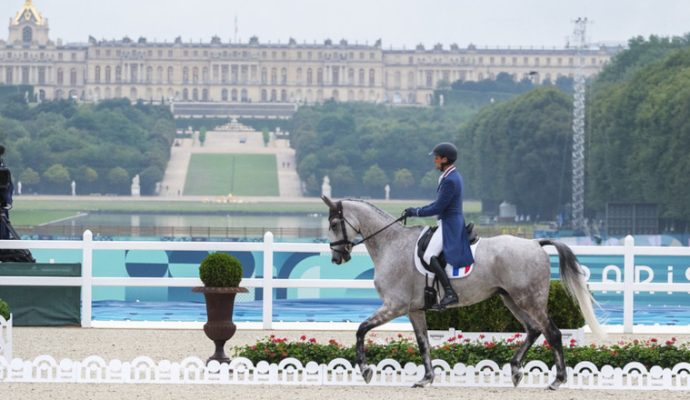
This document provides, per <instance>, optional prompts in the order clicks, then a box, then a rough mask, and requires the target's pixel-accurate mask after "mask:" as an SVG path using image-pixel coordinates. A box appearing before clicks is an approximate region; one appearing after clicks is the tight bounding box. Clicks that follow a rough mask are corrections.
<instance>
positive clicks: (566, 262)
mask: <svg viewBox="0 0 690 400" xmlns="http://www.w3.org/2000/svg"><path fill="white" fill-rule="evenodd" d="M539 245H540V246H546V245H553V246H554V247H556V250H558V261H559V265H560V272H561V281H562V282H563V286H565V289H566V292H567V293H568V294H569V295H570V296H571V297H573V298H574V299H575V300H576V301H577V303H578V304H579V306H580V310H581V311H582V315H583V316H584V317H585V321H586V322H587V325H589V329H591V330H592V333H594V334H595V335H596V336H597V337H599V338H603V337H605V336H606V333H605V332H604V330H603V328H602V327H601V325H599V321H597V317H596V316H595V315H594V307H593V304H595V303H596V301H595V300H594V298H593V297H592V294H591V293H590V292H589V289H588V288H587V281H586V280H585V271H584V270H583V269H582V267H581V266H580V264H579V263H578V262H577V257H575V254H574V253H573V251H572V250H570V247H568V246H567V245H565V244H564V243H561V242H557V241H555V240H548V239H542V240H539Z"/></svg>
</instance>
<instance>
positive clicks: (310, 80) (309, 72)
mask: <svg viewBox="0 0 690 400" xmlns="http://www.w3.org/2000/svg"><path fill="white" fill-rule="evenodd" d="M313 81H314V80H313V72H312V70H311V68H309V69H307V85H311V84H312V83H313Z"/></svg>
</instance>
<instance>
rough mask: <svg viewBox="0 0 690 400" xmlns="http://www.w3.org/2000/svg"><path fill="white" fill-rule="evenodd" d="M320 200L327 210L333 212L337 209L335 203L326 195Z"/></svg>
mask: <svg viewBox="0 0 690 400" xmlns="http://www.w3.org/2000/svg"><path fill="white" fill-rule="evenodd" d="M321 200H323V202H324V203H326V205H327V206H328V208H330V209H331V210H335V209H336V208H338V207H337V206H336V205H335V203H333V200H331V199H329V198H328V196H326V195H323V196H321Z"/></svg>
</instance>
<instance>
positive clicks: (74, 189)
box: [70, 181, 77, 196]
mask: <svg viewBox="0 0 690 400" xmlns="http://www.w3.org/2000/svg"><path fill="white" fill-rule="evenodd" d="M70 187H71V188H72V196H76V195H77V183H76V182H75V181H72V183H70Z"/></svg>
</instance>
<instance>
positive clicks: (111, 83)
mask: <svg viewBox="0 0 690 400" xmlns="http://www.w3.org/2000/svg"><path fill="white" fill-rule="evenodd" d="M614 53H615V50H614V49H610V48H596V49H588V50H586V51H584V52H582V53H580V57H581V58H580V61H581V62H582V64H583V66H582V68H583V70H584V73H585V74H586V75H593V74H596V73H597V72H599V71H600V70H601V68H602V67H603V66H604V65H605V64H606V63H607V62H608V61H609V59H610V58H611V57H612V55H613V54H614ZM576 64H578V52H577V51H576V50H575V49H551V50H547V49H522V48H521V49H498V48H495V49H489V48H485V49H480V48H478V47H476V46H473V45H470V46H469V47H467V48H459V47H458V46H457V45H452V46H450V48H443V46H441V45H436V46H435V47H434V48H432V49H425V48H424V47H423V46H421V45H420V46H417V48H416V49H414V50H400V49H398V50H384V49H383V47H382V45H381V41H380V40H379V41H377V42H376V43H375V44H373V45H369V44H351V43H348V42H347V41H346V40H341V41H339V42H333V41H331V40H325V41H324V43H323V44H300V43H297V41H295V40H294V39H290V40H289V42H288V43H285V44H270V43H269V44H266V43H260V42H259V40H258V39H257V38H256V37H253V38H251V39H250V40H249V42H247V43H225V42H223V41H221V39H220V38H218V37H214V38H212V39H211V41H210V42H208V43H188V42H183V41H182V40H181V39H180V38H177V39H175V41H174V42H171V43H166V42H162V43H161V42H157V43H153V42H149V41H147V40H146V39H145V38H139V39H138V40H131V39H129V38H127V37H125V38H124V39H122V40H117V41H105V40H101V41H99V40H96V39H94V38H93V37H90V38H89V40H88V42H87V43H76V44H70V43H63V42H62V41H61V40H57V41H53V40H51V39H50V36H49V27H48V20H47V19H46V18H44V17H43V16H42V15H41V13H40V12H39V11H38V10H37V8H36V6H35V5H34V4H33V2H32V0H26V1H25V4H24V5H23V6H22V8H21V9H20V10H19V11H18V12H17V14H16V16H15V17H13V18H10V23H9V36H8V38H7V40H6V41H5V40H1V39H0V84H5V85H18V84H26V85H33V86H34V88H35V93H36V94H37V95H38V97H39V98H40V99H60V98H75V99H80V100H82V101H87V102H94V101H98V100H101V99H109V98H115V97H127V98H129V99H130V100H132V101H135V100H137V99H142V100H145V101H154V102H159V101H164V102H168V101H180V102H225V103H268V102H275V103H303V102H307V103H311V102H320V101H324V100H327V99H335V100H337V101H366V102H386V103H393V104H419V105H424V104H428V103H429V102H430V99H431V96H432V93H433V90H434V89H435V88H436V87H437V85H438V84H439V82H441V81H446V82H454V81H457V80H464V81H479V80H483V79H487V78H490V79H492V78H495V76H496V75H498V74H499V73H501V72H505V73H508V74H510V75H511V76H512V77H513V79H515V80H521V79H523V78H526V77H528V78H530V79H533V80H535V81H536V82H542V81H544V80H551V81H555V80H556V79H557V78H558V77H561V76H571V77H572V76H573V75H574V74H575V71H576Z"/></svg>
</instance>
